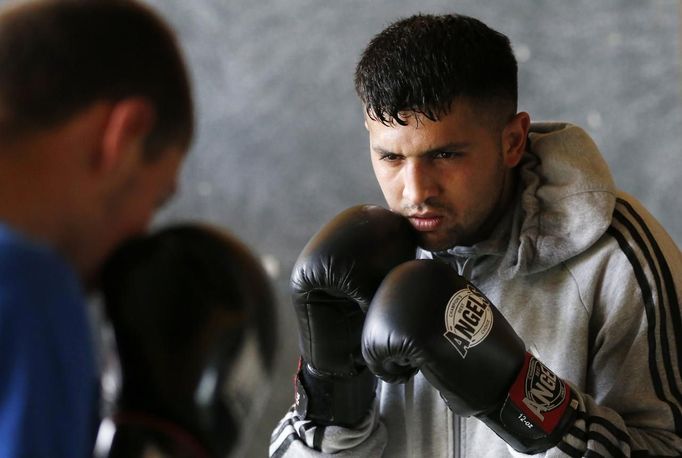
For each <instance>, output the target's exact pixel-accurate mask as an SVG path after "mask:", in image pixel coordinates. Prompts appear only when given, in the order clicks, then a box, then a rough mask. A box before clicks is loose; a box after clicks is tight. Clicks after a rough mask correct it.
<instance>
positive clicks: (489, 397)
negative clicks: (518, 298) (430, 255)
mask: <svg viewBox="0 0 682 458" xmlns="http://www.w3.org/2000/svg"><path fill="white" fill-rule="evenodd" d="M362 354H363V357H364V358H365V360H366V362H367V365H368V367H369V368H370V370H371V371H372V372H373V373H375V374H376V375H377V376H379V377H380V378H381V379H382V380H385V381H387V382H392V383H395V382H405V381H407V380H408V379H409V378H410V377H411V376H412V375H413V374H414V373H416V372H417V370H421V371H422V374H424V377H426V379H427V380H428V381H429V382H430V383H431V385H433V386H434V388H436V389H437V390H438V391H439V392H440V395H441V397H442V398H443V399H444V400H445V402H446V404H447V405H448V407H449V408H450V410H452V411H453V412H454V413H456V414H458V415H462V416H471V415H474V416H476V417H477V418H479V419H480V420H482V421H483V422H484V423H486V424H487V425H488V426H489V427H490V428H491V429H492V430H493V431H495V433H496V434H497V435H498V436H500V437H501V438H502V439H503V440H504V441H505V442H507V443H508V444H509V445H511V446H512V447H513V448H514V449H516V450H517V451H519V452H522V453H538V452H541V451H544V450H547V449H548V448H551V447H553V446H555V445H556V444H557V443H558V442H559V440H561V437H562V436H563V435H564V433H565V432H566V430H567V429H568V428H569V427H570V426H571V425H572V424H573V420H574V416H575V407H576V405H577V401H575V400H574V399H573V395H572V393H571V389H570V387H569V386H568V385H567V384H566V383H565V382H564V381H563V380H561V379H560V378H559V377H557V376H556V375H555V374H554V373H552V371H550V370H549V369H548V368H547V367H546V366H544V365H543V364H542V363H540V362H539V361H538V360H537V359H535V357H533V356H532V355H531V354H530V353H527V352H526V351H525V346H524V343H523V342H522V340H521V339H520V338H519V336H518V335H517V334H516V332H514V330H513V329H512V327H511V326H510V325H509V323H508V322H507V320H506V319H505V318H504V317H503V316H502V314H501V313H500V312H499V311H498V310H497V309H496V308H495V306H493V305H492V304H491V303H490V301H489V300H488V299H487V298H486V297H485V296H484V295H483V294H482V293H481V292H480V291H478V289H476V288H475V287H474V286H473V285H472V284H470V283H469V282H468V281H467V280H466V279H464V278H463V277H460V276H459V275H457V273H456V272H455V271H454V270H453V269H452V268H451V267H450V266H448V265H446V264H444V263H442V262H439V261H434V260H413V261H410V262H406V263H404V264H402V265H400V266H399V267H397V268H396V269H394V270H393V271H391V273H390V274H388V275H387V276H386V278H385V279H384V281H383V282H382V284H381V286H380V288H379V290H378V291H377V293H376V295H375V297H374V300H373V301H372V304H371V307H370V309H369V312H368V314H367V318H366V320H365V325H364V329H363V334H362Z"/></svg>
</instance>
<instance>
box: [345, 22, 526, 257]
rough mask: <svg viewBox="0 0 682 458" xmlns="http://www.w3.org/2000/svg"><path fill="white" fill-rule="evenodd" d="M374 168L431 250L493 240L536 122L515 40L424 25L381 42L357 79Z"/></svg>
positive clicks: (483, 29)
mask: <svg viewBox="0 0 682 458" xmlns="http://www.w3.org/2000/svg"><path fill="white" fill-rule="evenodd" d="M355 87H356V91H357V93H358V95H359V97H360V99H361V101H362V103H363V106H364V109H365V125H366V127H367V130H368V132H369V138H370V149H371V157H372V165H373V168H374V172H375V175H376V177H377V179H378V181H379V185H380V186H381V189H382V192H383V194H384V197H385V198H386V201H387V203H388V205H389V207H390V208H391V209H392V210H393V211H396V212H398V213H401V214H403V215H405V216H407V217H408V218H410V221H411V222H412V224H413V226H414V227H415V228H416V229H417V230H418V231H419V233H420V235H421V241H420V244H421V246H422V247H423V248H426V249H428V250H432V251H440V250H444V249H447V248H450V247H452V246H455V245H470V244H473V243H475V242H477V241H478V240H480V239H482V238H485V236H486V235H488V233H489V232H490V230H491V229H492V227H493V226H494V225H495V223H496V221H497V220H498V219H499V217H500V215H501V214H502V213H503V211H504V209H505V206H506V204H507V202H508V199H509V196H510V193H511V192H512V190H513V187H514V176H513V173H512V169H513V168H514V167H515V166H516V165H517V164H518V162H519V160H520V158H521V155H522V153H523V151H524V149H525V139H526V134H527V129H528V126H529V124H530V119H529V117H528V115H527V114H526V113H518V114H517V113H516V109H517V65H516V59H515V58H514V55H513V53H512V49H511V45H510V43H509V40H508V38H507V37H506V36H504V35H502V34H501V33H499V32H496V31H494V30H492V29H490V28H489V27H488V26H486V25H485V24H483V23H482V22H480V21H478V20H476V19H474V18H470V17H466V16H460V15H444V16H430V15H417V16H413V17H410V18H407V19H403V20H400V21H398V22H396V23H394V24H392V25H390V26H389V27H388V28H386V29H385V30H384V31H382V32H381V33H379V34H378V35H377V36H376V37H374V38H373V39H372V40H371V41H370V43H369V45H368V46H367V48H366V49H365V51H364V52H363V54H362V57H361V59H360V62H359V63H358V65H357V68H356V72H355Z"/></svg>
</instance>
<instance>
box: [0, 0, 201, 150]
mask: <svg viewBox="0 0 682 458" xmlns="http://www.w3.org/2000/svg"><path fill="white" fill-rule="evenodd" d="M132 97H135V98H138V99H142V100H144V101H146V102H148V103H149V104H150V106H151V108H152V110H153V123H152V124H153V126H152V127H151V128H150V129H149V132H148V133H147V138H146V139H145V153H146V155H147V157H148V159H150V160H151V159H154V158H155V157H156V156H158V155H159V154H160V153H162V152H163V151H165V150H167V149H168V148H170V147H174V148H178V149H183V150H185V149H187V147H188V146H189V143H190V140H191V138H192V132H193V127H194V124H193V123H194V121H193V108H192V100H191V94H190V86H189V81H188V76H187V73H186V70H185V66H184V63H183V60H182V57H181V55H180V53H179V50H178V46H177V44H176V40H175V37H174V34H173V32H172V31H171V30H170V28H169V27H168V26H167V25H166V24H165V23H164V22H163V21H162V20H161V19H160V18H159V17H158V16H157V15H156V14H155V13H153V12H152V11H151V10H149V9H148V8H146V7H144V6H142V5H141V4H139V3H137V2H135V1H130V0H97V1H92V0H42V1H40V0H39V1H29V2H23V3H18V4H17V5H16V6H14V7H13V8H10V9H6V10H5V11H3V13H2V14H1V15H0V138H2V139H4V140H5V141H7V140H11V139H13V138H20V137H22V136H26V135H30V134H32V133H36V132H40V131H44V130H46V129H49V128H50V127H53V126H57V125H59V124H62V123H64V122H66V121H67V120H69V119H70V118H72V117H73V116H74V115H76V114H77V113H79V112H82V111H84V110H86V109H87V108H88V107H90V106H91V105H92V104H93V103H94V102H101V101H107V102H110V103H116V102H118V101H122V100H125V99H128V98H132Z"/></svg>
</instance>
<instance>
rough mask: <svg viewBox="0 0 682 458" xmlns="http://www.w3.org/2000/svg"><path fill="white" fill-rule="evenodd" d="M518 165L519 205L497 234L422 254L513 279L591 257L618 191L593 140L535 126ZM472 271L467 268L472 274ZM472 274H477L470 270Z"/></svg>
mask: <svg viewBox="0 0 682 458" xmlns="http://www.w3.org/2000/svg"><path fill="white" fill-rule="evenodd" d="M517 167H518V174H519V175H518V180H519V181H518V189H517V195H516V199H514V204H513V205H512V206H510V208H509V209H508V210H507V212H506V213H505V214H504V216H503V217H502V218H501V219H500V221H499V223H498V224H497V227H496V228H495V229H494V230H493V232H492V233H491V236H490V237H489V238H488V239H487V240H484V241H481V242H479V243H477V244H475V245H473V246H469V247H465V246H456V247H453V248H451V249H449V250H447V251H446V252H440V253H423V256H424V257H438V258H443V259H444V260H446V261H448V262H450V263H453V262H454V263H456V264H457V265H458V270H459V271H460V273H462V274H463V275H465V276H468V277H469V278H471V276H475V274H476V272H475V270H476V267H475V266H474V265H472V264H476V263H477V262H476V260H477V259H478V258H481V257H486V259H487V261H488V262H484V263H481V264H482V265H481V266H480V267H481V268H483V267H484V266H486V267H485V268H486V270H487V269H488V268H490V267H492V266H491V261H493V260H494V262H493V265H494V266H495V268H497V270H498V275H499V276H500V277H502V278H504V279H510V278H513V277H515V276H517V275H529V274H533V273H537V272H541V271H544V270H547V269H550V268H552V267H554V266H556V265H558V264H560V263H562V262H564V261H566V260H568V259H570V258H572V257H574V256H576V255H577V254H579V253H581V252H583V251H585V250H586V249H587V248H589V247H590V246H591V245H592V244H593V243H595V242H596V241H597V240H598V239H599V238H600V237H601V236H602V235H603V234H604V232H605V231H606V230H607V229H608V227H609V225H610V224H611V216H612V214H613V210H614V207H615V203H616V188H615V185H614V182H613V178H612V176H611V172H610V171H609V167H608V165H607V164H606V162H605V161H604V158H603V157H602V155H601V153H600V152H599V150H598V148H597V146H596V145H595V144H594V141H593V140H592V139H591V138H590V136H589V135H588V134H587V133H586V132H585V131H584V130H583V129H581V128H580V127H578V126H575V125H572V124H569V123H534V124H532V125H531V128H530V131H529V134H528V146H527V151H526V154H525V155H524V157H523V158H522V160H521V163H520V164H519V165H518V166H517ZM466 265H469V267H468V268H467V267H466ZM472 270H473V271H472Z"/></svg>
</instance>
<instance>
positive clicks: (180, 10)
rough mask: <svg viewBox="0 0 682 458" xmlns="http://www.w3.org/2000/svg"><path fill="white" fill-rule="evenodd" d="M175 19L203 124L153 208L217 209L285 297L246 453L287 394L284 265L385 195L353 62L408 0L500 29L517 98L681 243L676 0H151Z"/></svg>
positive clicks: (260, 446)
mask: <svg viewBox="0 0 682 458" xmlns="http://www.w3.org/2000/svg"><path fill="white" fill-rule="evenodd" d="M147 1H148V3H150V4H151V5H153V6H154V7H156V8H157V9H158V10H159V11H161V13H162V14H163V15H165V16H166V17H167V18H168V20H169V21H170V22H171V23H172V24H173V25H174V26H175V27H176V28H177V30H178V32H179V36H180V40H181V43H182V46H183V47H184V50H185V52H186V55H187V58H188V60H189V62H190V65H191V67H192V73H193V80H194V88H195V93H196V98H197V103H198V116H199V134H198V138H197V140H196V143H195V144H194V147H193V151H192V153H191V157H190V159H189V161H188V163H187V165H186V167H185V170H184V173H183V176H182V181H181V192H180V195H179V196H178V197H177V198H176V199H175V200H174V201H173V202H172V203H171V204H170V205H169V207H168V208H167V209H166V210H164V211H163V212H162V213H161V214H160V216H159V218H158V220H157V221H158V223H159V224H164V223H167V222H171V221H175V220H183V219H200V220H207V221H210V222H213V223H215V224H218V225H221V226H223V227H226V228H228V229H230V230H231V231H233V232H234V233H235V234H236V235H237V236H239V237H241V238H242V239H243V240H244V241H245V242H246V243H247V244H249V245H250V246H251V248H252V249H253V250H254V251H256V252H257V253H259V254H260V255H261V256H263V257H264V258H265V260H266V262H267V264H268V265H269V266H270V268H271V270H272V272H273V275H274V281H275V284H276V286H277V291H278V295H279V298H280V311H279V317H278V319H279V323H280V329H281V339H282V346H281V349H282V352H281V358H280V368H279V370H278V372H277V374H276V376H275V377H274V379H273V386H276V387H277V389H276V390H275V391H274V392H273V393H272V397H271V398H270V402H269V406H270V407H269V409H268V411H267V412H265V414H264V415H263V418H262V421H261V425H262V426H261V430H259V431H256V433H255V434H256V436H255V438H254V445H253V447H252V454H253V456H263V455H264V454H265V450H266V446H267V440H268V434H269V432H270V430H271V429H272V427H273V426H274V424H275V422H276V421H277V419H278V417H279V416H280V415H282V414H283V412H284V411H285V409H286V408H287V407H288V405H289V404H290V402H291V400H292V394H291V388H290V387H291V383H290V381H291V375H292V373H293V371H294V365H295V359H296V353H297V352H296V332H297V330H296V325H295V322H294V321H293V319H292V317H291V311H290V304H289V303H288V298H287V279H288V276H289V273H290V270H291V266H292V264H293V262H294V260H295V258H296V256H297V254H298V252H299V251H300V249H301V248H302V247H303V245H304V244H305V242H306V241H307V240H308V238H309V237H310V236H311V235H312V234H313V233H314V232H315V231H316V230H317V229H318V228H319V227H320V226H321V225H322V224H323V223H324V222H325V221H327V220H328V219H329V218H330V217H332V216H333V215H334V214H336V213H337V212H338V211H340V210H342V209H344V208H346V207H348V206H351V205H354V204H356V203H364V202H368V203H382V202H383V201H382V197H381V195H380V192H379V189H378V186H377V185H376V182H375V181H374V177H373V175H372V172H371V169H370V164H369V156H368V152H367V138H366V133H365V130H364V128H363V125H362V111H361V108H360V106H359V103H358V101H357V100H356V98H355V95H354V91H353V84H352V74H353V70H354V66H355V63H356V61H357V59H358V56H359V54H360V52H361V50H362V49H363V47H364V46H365V44H366V43H367V41H368V40H369V39H370V38H371V37H372V36H373V35H374V34H375V33H377V32H379V31H380V30H381V29H382V28H383V27H385V26H386V25H388V23H390V22H392V21H393V20H395V19H397V18H399V17H404V16H407V15H411V14H413V13H417V12H425V13H431V12H432V13H440V12H459V13H463V14H468V15H472V16H475V17H478V18H479V19H482V20H483V21H485V22H487V23H488V24H490V25H491V26H492V27H493V28H496V29H498V30H500V31H502V32H503V33H505V34H507V35H508V36H509V37H510V38H511V40H512V43H513V45H514V49H515V52H516V54H517V57H518V60H519V64H520V74H519V79H520V108H521V109H523V110H526V111H528V112H530V114H531V116H532V118H533V119H536V120H565V121H571V122H574V123H577V124H580V125H582V126H583V127H584V128H586V129H587V130H588V131H589V132H590V133H591V134H592V135H593V137H594V139H595V141H596V143H597V144H598V145H599V146H600V148H601V150H602V152H603V154H604V155H605V157H606V159H607V161H608V163H609V164H610V166H611V168H612V171H613V174H614V176H615V178H616V182H617V183H618V184H619V186H620V187H621V188H622V189H624V190H626V191H628V192H630V193H631V194H633V195H635V196H636V197H638V198H639V199H640V200H642V201H643V202H644V203H645V204H646V205H647V206H648V208H649V210H650V211H651V212H652V213H653V214H654V215H655V216H656V217H657V218H659V220H660V221H661V222H662V223H663V224H664V226H665V227H666V228H667V229H668V231H669V232H670V233H671V235H672V236H673V238H674V239H675V240H676V241H677V243H678V244H682V206H681V205H680V197H679V188H678V186H679V183H680V182H682V167H680V145H681V141H680V140H681V138H680V129H681V128H682V104H681V103H680V98H681V94H682V72H681V70H680V68H681V59H680V8H681V7H680V3H679V2H678V1H675V0H647V1H640V0H606V1H602V2H592V1H589V0H579V1H573V2H561V1H558V0H554V1H546V2H531V1H530V0H510V1H506V2H477V1H476V0H458V1H452V0H450V1H445V0H420V1H419V2H412V1H406V0H373V1H371V2H370V1H361V0H344V1H343V2H321V1H313V0H270V1H268V2H264V1H258V0H256V1H253V2H243V1H236V0H193V1H191V2H187V1H184V0H147Z"/></svg>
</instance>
